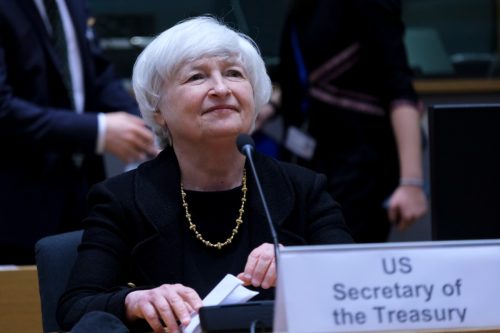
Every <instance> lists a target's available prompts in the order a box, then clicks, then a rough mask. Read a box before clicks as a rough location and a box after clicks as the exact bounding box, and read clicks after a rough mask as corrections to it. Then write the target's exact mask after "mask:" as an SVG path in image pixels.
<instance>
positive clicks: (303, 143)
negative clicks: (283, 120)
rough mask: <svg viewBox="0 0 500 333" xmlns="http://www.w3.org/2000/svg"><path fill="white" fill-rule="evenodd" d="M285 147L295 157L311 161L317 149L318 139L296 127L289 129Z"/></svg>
mask: <svg viewBox="0 0 500 333" xmlns="http://www.w3.org/2000/svg"><path fill="white" fill-rule="evenodd" d="M285 147H286V148H287V149H288V150H289V151H291V152H292V153H294V154H295V155H297V156H299V157H301V158H303V159H305V160H310V159H311V158H312V157H313V155H314V150H315V149H316V139H314V138H313V137H312V136H310V135H309V134H307V133H306V132H304V131H301V130H300V129H298V128H297V127H295V126H290V127H288V129H287V132H286V137H285Z"/></svg>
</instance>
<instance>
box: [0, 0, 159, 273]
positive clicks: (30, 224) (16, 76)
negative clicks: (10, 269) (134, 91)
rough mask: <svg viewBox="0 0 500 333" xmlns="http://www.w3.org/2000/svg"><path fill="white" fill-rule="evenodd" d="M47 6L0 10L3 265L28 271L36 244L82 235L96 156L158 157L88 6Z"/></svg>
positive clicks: (2, 4) (96, 173) (75, 1)
mask: <svg viewBox="0 0 500 333" xmlns="http://www.w3.org/2000/svg"><path fill="white" fill-rule="evenodd" d="M45 2H46V3H47V4H45ZM45 2H44V0H19V1H10V0H0V149H1V151H2V163H0V264H33V263H34V248H33V246H34V243H35V242H36V241H37V240H38V239H40V238H41V237H43V236H46V235H50V234H55V233H59V232H63V231H66V230H72V229H75V228H79V223H80V221H81V218H82V217H83V215H84V211H85V208H84V207H85V195H86V193H87V188H88V187H89V186H90V185H91V184H93V183H95V182H97V181H100V180H102V179H104V177H105V173H104V167H103V160H102V157H101V156H100V155H101V154H103V153H111V154H114V155H115V156H117V157H118V158H120V159H121V160H122V161H124V162H133V161H138V160H141V159H143V158H144V157H145V156H146V155H148V154H156V149H155V148H154V143H153V139H154V138H153V134H152V132H151V131H150V130H149V129H148V128H147V127H146V126H145V124H144V122H143V120H142V119H140V118H139V117H138V115H139V110H138V108H137V104H136V102H135V101H134V99H133V98H132V97H131V96H129V94H128V93H127V92H126V91H125V90H124V88H123V86H122V84H121V82H120V80H118V79H117V78H116V77H115V76H114V73H113V70H112V67H111V66H110V64H109V63H108V62H107V61H106V60H105V59H104V58H103V56H102V52H101V50H100V49H99V47H98V44H97V42H96V41H95V40H94V39H93V32H92V29H91V28H92V27H91V26H89V25H87V20H88V17H87V13H86V10H85V3H84V1H83V0H49V1H45ZM49 7H50V8H49ZM54 14H55V15H56V16H54ZM53 17H55V18H56V19H55V20H54V21H53V20H52V18H53Z"/></svg>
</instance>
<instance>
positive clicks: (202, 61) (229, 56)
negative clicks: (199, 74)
mask: <svg viewBox="0 0 500 333" xmlns="http://www.w3.org/2000/svg"><path fill="white" fill-rule="evenodd" d="M207 63H218V64H222V65H224V66H239V67H242V68H243V70H246V68H245V64H244V62H243V60H242V57H241V56H240V55H238V54H235V53H231V52H219V53H207V54H203V55H200V56H197V57H188V58H186V59H183V60H180V61H179V62H178V63H177V64H176V65H175V66H173V68H172V71H171V72H170V74H171V75H172V76H173V77H175V76H177V75H178V74H179V73H181V72H184V71H189V70H193V69H200V68H202V67H203V66H205V65H206V64H207Z"/></svg>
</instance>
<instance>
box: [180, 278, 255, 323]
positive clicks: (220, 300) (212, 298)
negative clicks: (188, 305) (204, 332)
mask: <svg viewBox="0 0 500 333" xmlns="http://www.w3.org/2000/svg"><path fill="white" fill-rule="evenodd" d="M257 294H258V292H257V291H253V290H250V289H247V288H245V287H244V286H243V281H241V280H240V279H238V278H237V277H236V276H234V275H231V274H227V275H226V276H225V277H224V278H223V279H222V280H221V281H220V282H219V283H218V284H217V285H216V286H215V288H214V289H212V291H210V292H209V293H208V295H207V296H206V297H205V298H204V299H203V305H204V306H210V305H224V304H238V303H245V302H246V301H248V300H249V299H251V298H252V297H254V296H255V295H257ZM182 331H183V332H184V333H200V332H201V327H200V316H199V315H195V316H193V318H191V322H190V323H189V325H188V326H187V327H185V328H184V329H183V330H182Z"/></svg>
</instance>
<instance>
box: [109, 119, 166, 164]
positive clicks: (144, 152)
mask: <svg viewBox="0 0 500 333" xmlns="http://www.w3.org/2000/svg"><path fill="white" fill-rule="evenodd" d="M105 117H106V135H105V138H104V151H105V152H109V153H111V154H113V155H115V156H116V157H118V158H119V159H120V160H121V161H123V162H124V163H132V162H137V161H143V160H145V159H146V157H148V156H156V155H158V153H159V150H158V149H157V148H156V147H155V145H154V137H153V133H152V132H151V131H150V130H149V129H148V128H147V127H146V125H145V123H144V121H143V120H142V119H141V118H139V117H137V116H134V115H131V114H128V113H126V112H112V113H106V114H105Z"/></svg>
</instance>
